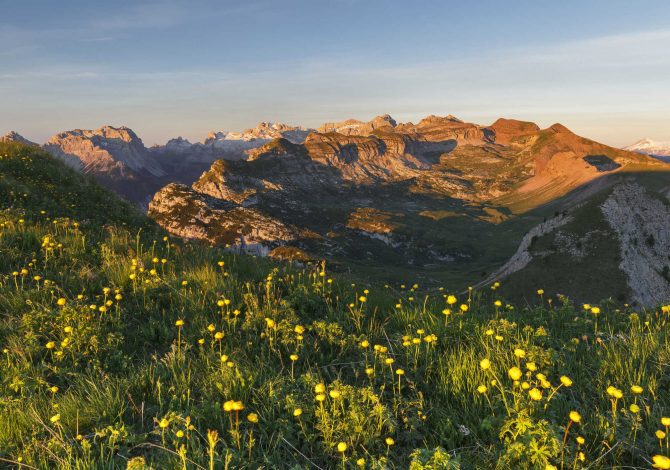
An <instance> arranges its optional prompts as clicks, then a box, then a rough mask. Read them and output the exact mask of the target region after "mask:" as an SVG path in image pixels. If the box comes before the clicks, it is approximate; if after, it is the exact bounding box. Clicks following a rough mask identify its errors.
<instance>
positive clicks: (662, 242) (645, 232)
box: [601, 182, 670, 308]
mask: <svg viewBox="0 0 670 470" xmlns="http://www.w3.org/2000/svg"><path fill="white" fill-rule="evenodd" d="M668 202H670V201H669V200H668V199H667V197H666V198H665V200H663V199H658V198H656V197H652V195H651V194H649V193H648V191H647V190H646V189H645V188H644V187H643V186H641V185H640V184H638V183H635V182H629V183H624V184H620V185H618V186H616V187H615V188H614V190H613V191H612V194H611V195H610V196H609V197H608V198H607V200H606V201H605V202H604V203H603V204H602V206H601V209H602V212H603V214H604V216H605V219H606V220H607V223H608V224H609V225H610V227H611V228H612V230H613V231H614V232H615V233H616V234H617V237H618V241H619V250H620V256H621V263H620V264H619V268H620V269H621V270H622V271H623V272H624V273H625V274H626V277H627V278H628V286H629V287H630V289H631V291H632V298H633V300H634V301H635V302H636V303H638V304H639V305H644V306H647V307H652V308H653V307H656V306H658V305H661V304H663V303H666V302H667V301H668V300H669V299H670V261H669V260H668V257H667V254H668V253H670V207H669V206H668Z"/></svg>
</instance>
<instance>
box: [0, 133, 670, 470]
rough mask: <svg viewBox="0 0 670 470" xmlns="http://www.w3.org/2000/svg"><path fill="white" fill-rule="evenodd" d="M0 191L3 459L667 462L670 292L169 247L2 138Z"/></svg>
mask: <svg viewBox="0 0 670 470" xmlns="http://www.w3.org/2000/svg"><path fill="white" fill-rule="evenodd" d="M0 203H1V204H2V213H1V214H0V218H1V221H0V255H1V256H0V347H1V348H2V354H3V357H0V359H2V363H3V366H2V367H1V368H0V459H2V462H3V464H6V465H8V466H9V467H10V468H103V467H104V468H126V467H128V468H136V469H137V468H149V467H151V468H204V469H208V468H210V469H211V468H259V467H264V468H305V469H307V468H378V469H381V468H408V467H409V468H412V469H422V468H425V469H437V468H496V467H497V468H542V469H543V468H555V467H557V468H560V467H563V468H612V467H614V466H628V465H630V466H633V467H638V468H640V467H641V468H648V467H650V466H651V465H652V464H655V465H656V466H657V468H669V467H670V460H668V458H670V451H669V450H668V437H667V436H666V433H667V432H668V428H669V427H670V394H668V393H667V391H668V389H669V387H670V338H669V333H670V326H669V325H670V314H669V313H668V312H669V309H667V308H663V309H661V308H658V309H650V310H648V311H644V310H637V311H634V310H632V309H630V308H627V307H625V306H623V305H614V304H601V305H595V304H593V305H590V306H581V305H580V306H573V305H570V304H569V303H568V302H567V301H565V300H564V299H562V298H560V297H557V296H556V295H554V290H553V289H552V286H550V285H537V289H543V290H538V291H537V293H536V294H535V301H534V305H533V306H530V307H528V306H525V307H522V306H513V305H509V304H508V303H507V302H506V299H504V298H502V297H501V296H500V295H499V292H500V290H499V289H498V288H497V287H496V285H495V284H494V286H493V287H494V289H490V288H486V289H485V290H483V291H481V292H479V291H476V290H473V291H468V292H466V293H465V294H457V295H454V294H452V292H453V291H451V290H450V288H449V286H444V288H436V289H434V290H424V289H423V288H422V286H420V285H414V282H413V280H412V279H409V278H408V279H406V280H405V281H404V283H398V284H394V285H389V286H367V285H355V284H352V283H351V282H350V281H348V280H346V279H344V278H334V279H333V278H331V275H330V273H329V271H328V269H327V266H325V265H322V264H318V265H310V266H307V267H306V268H304V269H302V268H299V267H296V266H291V265H288V264H272V263H270V262H269V261H267V260H264V259H259V258H252V257H248V256H237V255H234V254H231V253H225V252H223V251H221V250H219V249H216V248H205V247H199V246H194V245H189V244H183V243H179V242H177V241H173V240H172V239H171V238H168V237H165V236H164V234H163V233H161V232H160V231H158V230H157V229H156V228H154V227H153V226H152V225H151V224H150V223H149V222H148V221H147V220H146V219H144V218H143V217H142V216H139V215H137V214H136V213H134V212H133V211H132V209H131V208H130V207H129V206H128V205H127V204H125V203H123V202H121V201H120V200H119V199H117V198H115V197H113V196H111V195H110V193H108V192H106V191H105V190H102V189H101V188H99V187H98V186H97V185H96V184H94V183H91V181H90V180H87V179H85V178H83V177H81V176H80V175H78V174H77V173H76V172H74V171H73V170H70V169H68V168H65V167H64V166H63V165H62V164H60V163H58V162H57V161H56V160H53V159H52V158H51V157H49V156H47V155H46V154H44V153H42V152H40V151H39V150H36V149H34V148H30V147H26V146H21V145H16V144H13V145H7V144H0ZM652 459H653V460H652Z"/></svg>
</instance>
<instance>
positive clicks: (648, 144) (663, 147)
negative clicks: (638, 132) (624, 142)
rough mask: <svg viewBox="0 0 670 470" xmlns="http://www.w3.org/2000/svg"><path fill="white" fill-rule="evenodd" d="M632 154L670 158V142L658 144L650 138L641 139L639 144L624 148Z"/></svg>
mask: <svg viewBox="0 0 670 470" xmlns="http://www.w3.org/2000/svg"><path fill="white" fill-rule="evenodd" d="M623 149H624V150H628V151H631V152H637V153H643V154H646V155H655V156H660V157H670V142H658V141H655V140H652V139H649V138H645V139H640V140H638V141H637V142H635V143H633V144H631V145H628V146H626V147H624V148H623Z"/></svg>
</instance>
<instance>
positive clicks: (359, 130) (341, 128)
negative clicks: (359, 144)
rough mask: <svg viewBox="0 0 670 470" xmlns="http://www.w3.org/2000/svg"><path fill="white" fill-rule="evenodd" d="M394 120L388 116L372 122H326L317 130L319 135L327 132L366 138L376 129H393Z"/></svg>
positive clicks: (350, 120)
mask: <svg viewBox="0 0 670 470" xmlns="http://www.w3.org/2000/svg"><path fill="white" fill-rule="evenodd" d="M396 125H397V124H396V122H395V119H393V118H392V117H391V116H389V115H388V114H384V115H381V116H377V117H376V118H374V119H373V120H372V121H369V122H363V121H359V120H357V119H347V120H346V121H341V122H327V123H325V124H323V125H322V126H321V127H319V128H318V129H317V131H318V132H319V133H321V134H327V133H329V132H337V133H338V134H342V135H361V136H366V135H370V134H372V132H373V131H375V130H377V129H384V128H391V129H392V128H394V127H395V126H396Z"/></svg>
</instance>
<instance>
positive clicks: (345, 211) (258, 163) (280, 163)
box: [149, 115, 664, 275]
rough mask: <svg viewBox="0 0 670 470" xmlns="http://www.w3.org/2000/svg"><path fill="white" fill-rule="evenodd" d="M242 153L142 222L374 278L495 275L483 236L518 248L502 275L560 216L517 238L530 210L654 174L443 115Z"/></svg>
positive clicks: (615, 158) (535, 131)
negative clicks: (612, 181)
mask: <svg viewBox="0 0 670 470" xmlns="http://www.w3.org/2000/svg"><path fill="white" fill-rule="evenodd" d="M245 155H246V160H237V161H232V160H219V161H216V162H214V163H213V164H212V165H211V167H210V168H209V170H207V171H206V172H204V173H203V174H202V175H201V176H200V178H198V179H197V181H195V182H194V183H193V184H192V185H191V186H190V187H187V186H180V187H179V188H178V190H177V189H176V188H175V187H173V186H172V185H170V186H167V187H166V188H164V189H163V190H161V191H160V192H159V193H158V194H156V196H155V197H154V200H153V201H152V203H151V205H150V212H149V213H150V215H151V216H152V217H153V218H154V219H155V220H156V221H157V222H158V223H160V224H161V225H163V226H164V227H165V228H166V229H167V230H169V231H170V232H172V233H173V234H175V235H181V236H185V237H188V238H196V239H200V240H203V241H206V242H209V243H215V244H221V243H222V240H224V241H225V243H226V244H229V245H232V246H237V247H239V248H242V247H245V246H249V245H253V246H254V250H256V251H257V252H259V253H264V252H269V251H271V250H275V252H278V251H276V250H277V247H278V246H286V247H287V249H288V248H291V250H293V251H296V252H300V253H301V254H302V255H301V256H307V255H305V254H306V253H308V254H310V256H316V257H326V258H330V259H331V260H339V261H346V262H349V263H362V262H365V265H366V267H369V268H371V269H379V270H383V271H384V273H385V274H387V273H388V272H389V271H390V270H389V269H388V268H389V266H393V267H402V268H408V267H409V268H412V269H426V270H432V269H437V268H438V267H439V266H442V268H444V266H445V265H449V266H452V267H453V266H456V265H458V263H460V262H465V261H464V260H467V262H468V263H471V262H473V260H474V262H475V263H476V264H479V265H482V266H487V268H493V267H495V265H497V266H500V265H501V264H502V262H501V258H500V257H501V251H500V250H490V249H489V247H488V246H487V245H490V240H491V239H490V237H495V236H496V235H495V234H500V236H503V237H505V239H506V242H508V243H509V244H508V245H505V246H507V247H508V248H507V249H508V250H509V253H508V255H509V256H512V255H513V254H514V249H513V248H517V247H518V246H519V242H520V241H521V242H522V244H524V243H525V245H524V247H523V249H521V248H519V250H521V251H519V252H518V253H517V256H516V257H513V258H512V262H511V264H510V265H509V266H512V265H513V266H512V267H513V268H514V269H503V270H501V271H499V273H500V275H507V273H513V272H515V270H517V269H523V268H524V266H525V263H528V262H529V261H530V260H531V259H532V257H531V256H530V254H529V252H528V250H529V247H530V245H531V241H532V239H533V237H535V236H538V234H539V235H543V234H544V233H545V232H546V231H550V230H551V229H553V228H555V224H556V220H569V218H565V219H554V220H552V221H551V222H548V223H546V224H544V225H542V226H541V227H544V228H542V229H539V228H538V229H535V230H536V232H532V231H531V232H530V234H529V235H527V236H526V238H523V235H524V233H526V232H527V231H528V230H531V229H532V227H533V226H534V225H536V224H537V221H536V218H537V217H538V215H537V213H542V211H545V212H546V210H548V209H543V207H544V205H546V204H549V203H551V202H552V201H554V200H557V199H560V198H567V199H566V201H568V203H569V200H570V197H573V196H570V195H571V194H572V193H573V192H574V193H575V194H579V195H582V196H580V197H589V194H591V193H589V191H594V190H595V189H586V188H597V187H598V185H600V184H604V183H600V181H604V180H603V179H602V178H603V177H604V176H609V175H614V174H618V173H619V172H622V171H625V170H626V168H627V167H628V166H630V165H636V166H642V167H645V168H647V167H648V168H657V167H658V168H660V167H664V164H663V163H661V162H658V161H656V160H653V159H650V158H648V157H645V156H641V155H638V154H635V153H630V152H626V151H622V150H618V149H614V148H611V147H607V146H605V145H602V144H599V143H597V142H593V141H591V140H588V139H584V138H582V137H579V136H577V135H575V134H574V133H572V132H571V131H570V130H568V129H567V128H566V127H565V126H562V125H560V124H555V125H553V126H551V127H549V128H547V129H540V128H539V127H538V126H537V125H535V124H533V123H528V122H522V121H514V120H506V119H500V120H498V121H496V122H495V123H494V124H492V125H490V126H480V125H477V124H472V123H466V122H463V121H461V120H459V119H457V118H455V117H453V116H445V117H439V116H429V117H427V118H425V119H423V120H421V121H420V122H419V123H418V124H412V123H404V124H399V123H397V122H396V121H395V120H393V119H392V118H391V117H390V116H388V115H386V116H380V117H377V118H375V119H373V120H372V121H370V122H362V121H356V120H348V121H343V122H340V123H333V124H325V125H324V126H322V127H321V128H319V131H318V132H312V133H310V134H309V135H308V136H307V137H306V138H305V139H304V142H296V141H291V140H289V139H287V138H278V139H275V140H272V141H270V142H268V143H265V144H264V145H262V146H260V147H257V148H254V149H249V150H247V151H246V153H245ZM575 197H576V196H575ZM183 214H188V216H184V215H183ZM234 218H240V219H241V220H244V221H245V222H244V223H240V224H237V225H235V224H233V223H232V222H231V220H232V219H234ZM246 221H249V222H246ZM259 224H262V225H263V226H264V227H267V230H264V231H260V230H259ZM508 226H509V227H512V229H509V228H506V227H508ZM243 227H247V228H243ZM248 227H253V228H252V229H248ZM522 229H523V230H522ZM545 229H546V230H545ZM245 230H247V231H246V232H245ZM510 230H512V232H513V235H510ZM221 233H225V236H222V235H221ZM515 237H516V238H515ZM522 240H523V241H522ZM291 250H289V251H291ZM487 253H488V254H487ZM526 255H527V256H526ZM487 257H488V258H487ZM487 263H488V264H487ZM454 269H458V268H454Z"/></svg>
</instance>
